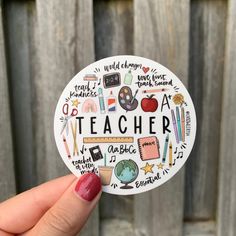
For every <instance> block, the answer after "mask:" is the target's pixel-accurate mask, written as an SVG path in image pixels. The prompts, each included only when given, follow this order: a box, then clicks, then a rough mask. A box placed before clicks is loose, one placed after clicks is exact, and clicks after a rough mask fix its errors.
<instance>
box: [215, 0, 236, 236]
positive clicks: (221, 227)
mask: <svg viewBox="0 0 236 236" xmlns="http://www.w3.org/2000/svg"><path fill="white" fill-rule="evenodd" d="M235 41H236V2H235V1H232V0H230V1H229V4H228V20H227V35H226V51H225V71H224V84H223V88H224V90H223V104H222V118H221V119H222V120H221V134H220V137H221V139H220V143H221V145H220V166H219V191H218V196H219V201H218V211H217V212H218V214H217V222H218V225H217V229H218V230H217V235H219V236H223V235H224V236H233V235H235V234H236V171H235V169H236V158H235V153H236V145H235V139H236V125H235V118H236V107H235V100H236V93H235V91H236V77H235V74H236V67H235V61H236V48H235Z"/></svg>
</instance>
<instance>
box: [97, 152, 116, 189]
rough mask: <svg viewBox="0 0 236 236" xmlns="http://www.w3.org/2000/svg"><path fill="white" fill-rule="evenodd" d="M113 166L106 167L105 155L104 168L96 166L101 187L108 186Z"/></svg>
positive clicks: (105, 159)
mask: <svg viewBox="0 0 236 236" xmlns="http://www.w3.org/2000/svg"><path fill="white" fill-rule="evenodd" d="M113 169H114V167H113V166H107V158H106V153H104V166H98V171H99V176H100V178H101V182H102V185H103V186H106V185H110V183H111V176H112V172H113Z"/></svg>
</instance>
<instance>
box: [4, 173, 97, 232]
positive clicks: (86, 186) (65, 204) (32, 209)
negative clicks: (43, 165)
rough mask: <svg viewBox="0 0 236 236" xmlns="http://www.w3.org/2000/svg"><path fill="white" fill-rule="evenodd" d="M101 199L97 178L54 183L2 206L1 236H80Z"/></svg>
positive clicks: (72, 177)
mask: <svg viewBox="0 0 236 236" xmlns="http://www.w3.org/2000/svg"><path fill="white" fill-rule="evenodd" d="M100 196H101V181H100V178H99V177H98V176H97V175H95V174H92V173H89V174H85V175H83V176H81V177H80V178H79V180H77V179H76V177H75V176H73V175H68V176H64V177H61V178H58V179H55V180H52V181H50V182H47V183H45V184H42V185H40V186H38V187H35V188H32V189H31V190H29V191H26V192H24V193H22V194H19V195H17V196H16V197H13V198H11V199H9V200H7V201H5V202H3V203H1V204H0V235H1V236H12V235H15V234H21V235H25V236H31V235H32V236H37V235H40V236H49V235H50V236H62V235H63V236H64V235H68V236H70V235H71V236H72V235H76V234H77V233H78V232H80V230H81V228H82V227H83V225H84V224H85V222H86V220H87V218H88V217H89V215H90V213H91V212H92V210H93V209H94V207H95V205H96V203H97V202H98V200H99V198H100Z"/></svg>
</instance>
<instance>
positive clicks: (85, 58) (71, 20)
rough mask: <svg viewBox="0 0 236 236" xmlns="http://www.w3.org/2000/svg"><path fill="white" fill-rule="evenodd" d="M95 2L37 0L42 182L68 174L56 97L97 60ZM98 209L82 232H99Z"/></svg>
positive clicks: (38, 95)
mask: <svg viewBox="0 0 236 236" xmlns="http://www.w3.org/2000/svg"><path fill="white" fill-rule="evenodd" d="M92 7H93V5H92V1H91V0H90V1H88V0H78V1H77V0H71V1H70V2H66V1H64V0H61V1H58V0H53V1H49V2H45V1H44V0H38V1H36V9H37V20H38V29H39V30H38V38H39V51H38V53H39V62H40V74H39V76H38V78H37V79H36V80H35V86H36V89H35V93H36V97H37V117H36V131H35V132H36V133H37V136H36V142H37V143H36V147H37V152H36V155H37V171H38V178H39V181H45V180H48V179H51V178H54V177H57V176H59V175H63V174H66V173H68V172H69V171H68V169H67V168H66V166H65V164H64V163H63V161H62V160H61V158H60V156H59V153H58V151H57V148H56V144H55V141H54V134H53V118H54V111H55V108H56V104H57V100H58V98H59V96H60V94H61V92H62V91H63V89H64V87H65V86H66V84H67V83H68V82H69V81H70V80H71V78H72V77H73V76H74V75H75V74H76V73H77V72H79V70H80V69H82V68H81V67H83V66H85V65H88V64H89V63H91V62H93V60H94V42H93V10H92V9H93V8H92ZM98 229H99V221H98V212H96V211H95V213H94V217H91V218H90V221H89V222H88V225H87V226H86V229H85V230H84V231H83V233H81V235H90V236H95V235H98Z"/></svg>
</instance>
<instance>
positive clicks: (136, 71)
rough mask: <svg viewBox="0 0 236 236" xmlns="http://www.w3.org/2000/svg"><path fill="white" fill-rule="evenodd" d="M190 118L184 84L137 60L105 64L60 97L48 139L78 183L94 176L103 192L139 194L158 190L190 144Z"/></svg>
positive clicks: (73, 82) (71, 84)
mask: <svg viewBox="0 0 236 236" xmlns="http://www.w3.org/2000/svg"><path fill="white" fill-rule="evenodd" d="M195 134H196V114H195V110H194V106H193V103H192V100H191V97H190V95H189V93H188V91H187V90H186V88H185V87H184V85H183V84H182V82H181V81H180V80H179V79H178V78H177V77H176V76H175V75H174V73H172V72H171V71H170V70H168V69H167V68H165V67H164V66H162V65H160V64H158V63H157V62H154V61H152V60H149V59H146V58H143V57H136V56H115V57H109V58H104V59H102V60H99V61H97V62H94V63H92V64H91V65H88V66H87V67H86V68H84V69H83V70H82V71H81V72H79V73H78V74H77V75H76V76H75V77H74V78H73V79H72V80H71V81H70V82H69V83H68V85H67V86H66V88H65V89H64V90H63V92H62V94H61V96H60V98H59V101H58V104H57V107H56V111H55V117H54V136H55V140H56V145H57V147H58V150H59V153H60V155H61V157H62V158H63V160H64V162H65V164H66V165H67V166H68V167H69V168H70V170H71V171H72V172H73V173H74V174H75V175H76V176H78V177H80V176H81V175H83V174H84V173H87V172H93V173H95V174H97V175H99V176H100V178H101V182H102V190H103V191H104V192H107V193H111V194H117V195H129V194H137V193H141V192H145V191H149V190H151V189H154V188H156V187H158V186H160V185H162V184H164V183H165V182H166V181H167V180H168V179H170V178H171V177H173V178H175V174H176V173H177V172H178V171H179V169H180V168H181V167H182V166H183V165H184V163H185V161H186V160H187V158H188V156H189V154H190V152H191V149H192V147H193V144H194V140H195Z"/></svg>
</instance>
